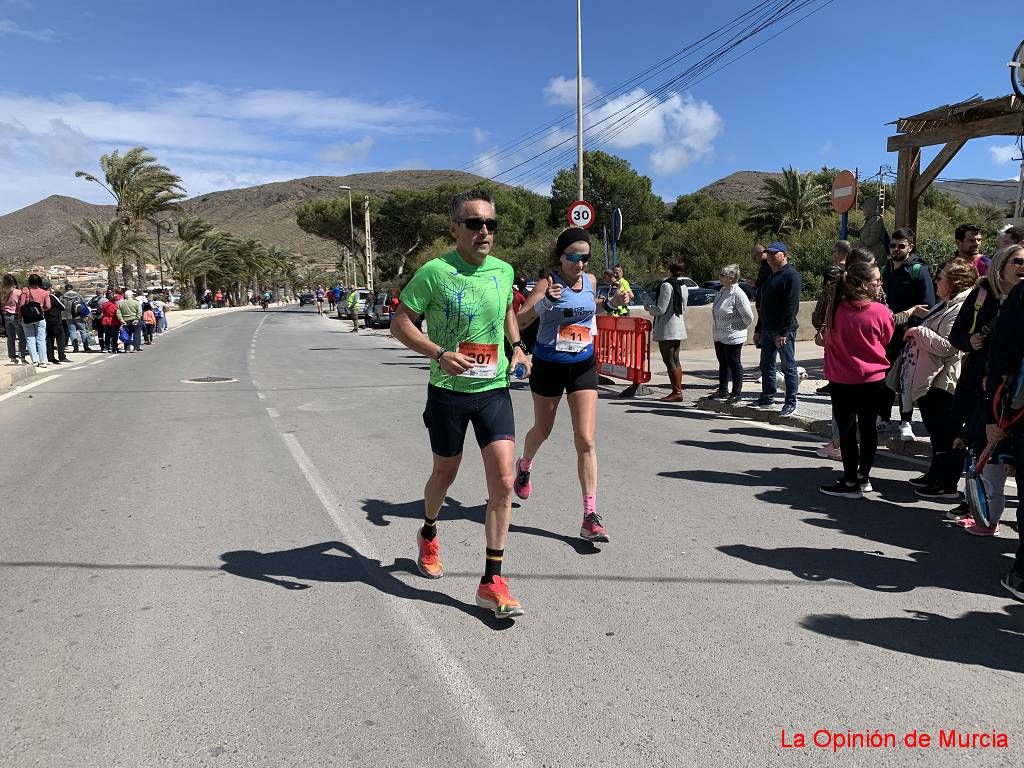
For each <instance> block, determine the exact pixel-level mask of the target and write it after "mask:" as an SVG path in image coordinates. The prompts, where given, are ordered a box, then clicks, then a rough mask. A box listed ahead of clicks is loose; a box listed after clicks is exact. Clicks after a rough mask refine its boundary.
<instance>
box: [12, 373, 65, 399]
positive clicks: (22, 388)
mask: <svg viewBox="0 0 1024 768" xmlns="http://www.w3.org/2000/svg"><path fill="white" fill-rule="evenodd" d="M59 378H60V374H59V373H55V374H53V375H52V376H47V377H46V378H43V379H39V381H33V382H31V383H29V384H25V385H23V386H19V387H17V388H16V389H14V390H13V391H11V392H8V393H7V394H5V395H0V402H3V401H4V400H7V399H8V398H11V397H15V396H17V395H20V394H21V393H22V392H27V391H28V390H30V389H35V388H36V387H38V386H39V385H40V384H45V383H46V382H48V381H53V380H54V379H59Z"/></svg>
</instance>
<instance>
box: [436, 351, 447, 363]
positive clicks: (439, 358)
mask: <svg viewBox="0 0 1024 768" xmlns="http://www.w3.org/2000/svg"><path fill="white" fill-rule="evenodd" d="M447 351H448V350H447V349H445V348H444V347H441V348H440V349H439V350H437V354H436V355H434V359H435V360H437V362H439V363H440V362H441V358H442V357H444V353H445V352H447Z"/></svg>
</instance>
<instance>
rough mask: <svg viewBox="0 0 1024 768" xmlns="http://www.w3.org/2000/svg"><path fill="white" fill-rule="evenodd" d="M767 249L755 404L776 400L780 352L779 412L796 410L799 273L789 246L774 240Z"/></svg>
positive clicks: (759, 310) (759, 322) (770, 402)
mask: <svg viewBox="0 0 1024 768" xmlns="http://www.w3.org/2000/svg"><path fill="white" fill-rule="evenodd" d="M765 252H766V253H767V254H768V259H767V261H768V265H769V266H770V267H771V269H772V274H771V275H770V276H769V277H768V279H767V280H766V281H765V282H764V283H763V284H762V285H759V286H758V289H757V290H758V294H759V296H760V306H759V307H758V325H759V328H760V343H761V396H760V397H759V398H758V399H757V400H755V401H754V405H755V406H758V407H760V408H767V407H768V406H771V405H773V404H774V402H775V391H776V385H775V355H776V354H778V356H779V361H780V363H781V367H782V376H783V378H784V379H785V381H786V402H785V403H784V404H783V406H782V410H781V411H779V415H780V416H789V415H790V414H792V413H793V411H795V410H796V396H797V391H798V388H799V386H800V378H799V377H798V376H797V370H796V329H797V313H798V312H799V311H800V290H801V287H802V284H801V281H800V273H799V272H797V271H796V270H795V269H794V268H793V267H791V266H790V265H789V247H788V246H787V245H786V244H785V243H780V242H774V243H771V244H770V245H769V246H768V247H767V248H765Z"/></svg>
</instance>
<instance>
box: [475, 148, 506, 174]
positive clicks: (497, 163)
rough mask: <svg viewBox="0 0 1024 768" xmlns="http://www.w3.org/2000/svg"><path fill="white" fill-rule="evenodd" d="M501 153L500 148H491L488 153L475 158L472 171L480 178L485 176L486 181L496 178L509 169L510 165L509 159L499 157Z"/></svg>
mask: <svg viewBox="0 0 1024 768" xmlns="http://www.w3.org/2000/svg"><path fill="white" fill-rule="evenodd" d="M500 151H501V149H500V147H491V148H490V149H488V150H487V151H486V152H482V153H481V154H479V155H477V156H476V157H474V158H473V164H472V165H471V166H470V170H471V171H472V172H473V173H475V174H477V175H478V176H483V177H484V178H485V179H492V178H494V177H495V176H497V175H498V174H499V173H501V171H502V169H503V168H507V167H508V166H509V165H510V163H509V162H508V160H507V159H505V158H499V157H498V153H499V152H500ZM513 164H514V163H513Z"/></svg>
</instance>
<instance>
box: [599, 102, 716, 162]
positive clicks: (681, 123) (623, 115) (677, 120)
mask: <svg viewBox="0 0 1024 768" xmlns="http://www.w3.org/2000/svg"><path fill="white" fill-rule="evenodd" d="M655 105H656V106H655ZM619 120H625V122H624V123H623V124H622V126H623V127H622V128H621V129H620V128H616V127H614V126H615V123H616V121H619ZM585 122H586V123H587V125H588V126H594V129H593V130H592V131H591V133H592V134H593V137H594V138H597V139H601V140H602V141H605V142H606V143H607V144H608V145H610V146H612V147H616V148H619V149H633V148H636V147H642V146H650V147H651V148H652V150H651V154H650V156H649V160H650V163H651V167H652V168H653V170H654V172H655V173H657V174H661V175H669V174H672V173H676V172H677V171H679V170H680V169H682V168H684V167H686V166H687V165H690V164H691V163H694V162H696V161H698V160H701V159H704V158H707V157H710V156H711V155H712V154H713V153H714V141H715V139H716V138H717V137H718V135H719V134H720V133H721V132H722V127H723V123H722V118H721V116H720V115H719V114H718V113H717V112H716V111H715V108H714V107H712V106H711V104H710V103H708V102H706V101H701V100H699V99H695V98H693V97H692V96H690V95H689V94H686V95H680V94H678V93H672V94H669V96H668V97H667V98H666V99H664V100H663V101H659V100H658V97H657V96H651V95H650V94H648V93H647V92H646V91H644V90H643V89H642V88H637V89H635V90H633V91H632V92H630V93H628V94H624V95H622V96H619V97H617V98H615V99H612V100H611V101H608V102H606V103H604V104H602V105H601V106H600V107H598V108H597V109H596V110H594V111H593V112H591V113H590V114H589V115H587V116H586V117H585Z"/></svg>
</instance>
